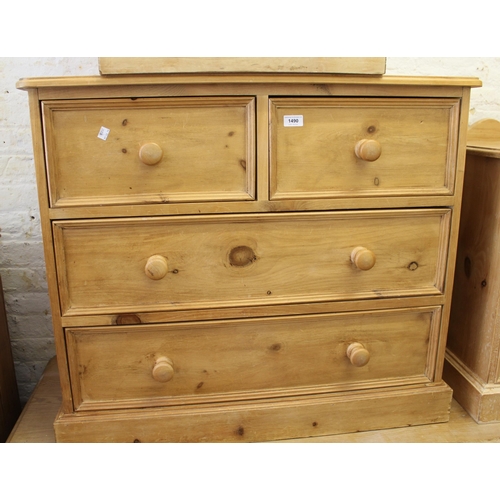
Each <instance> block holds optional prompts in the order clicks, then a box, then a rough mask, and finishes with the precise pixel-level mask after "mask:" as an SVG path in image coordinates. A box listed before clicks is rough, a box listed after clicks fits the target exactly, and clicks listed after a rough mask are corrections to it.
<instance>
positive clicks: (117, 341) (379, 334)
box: [66, 307, 440, 409]
mask: <svg viewBox="0 0 500 500" xmlns="http://www.w3.org/2000/svg"><path fill="white" fill-rule="evenodd" d="M439 313H440V308H438V307H436V308H415V309H401V310H394V311H382V312H370V313H343V314H324V315H310V316H294V317H285V318H267V319H247V320H229V321H220V322H218V321H207V322H192V323H178V324H164V325H148V326H146V325H133V326H113V327H102V328H74V329H73V328H70V329H67V330H66V340H67V348H68V360H69V368H70V374H71V381H72V382H71V383H72V392H73V400H74V403H75V407H76V408H80V409H92V408H103V407H110V408H116V407H120V406H121V407H134V406H155V405H166V404H179V403H188V402H199V401H200V399H201V400H224V399H227V400H230V401H234V400H236V399H249V398H259V397H260V398H262V397H275V396H285V395H293V394H300V393H301V391H302V392H304V391H305V392H308V393H311V392H317V393H321V392H330V391H345V390H351V389H364V388H373V387H376V386H378V387H380V386H391V385H392V386H395V385H401V384H408V383H427V382H429V380H432V379H433V377H434V375H433V371H434V368H435V360H433V359H432V355H431V353H432V352H434V351H433V349H431V348H429V346H435V344H436V342H437V333H438V331H439V317H440V314H439Z"/></svg>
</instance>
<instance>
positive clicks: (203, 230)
mask: <svg viewBox="0 0 500 500" xmlns="http://www.w3.org/2000/svg"><path fill="white" fill-rule="evenodd" d="M479 85H480V82H479V81H478V80H476V79H473V78H455V79H453V78H409V77H407V78H405V77H380V76H377V77H367V76H362V77H360V76H339V75H332V74H294V75H292V74H261V73H258V74H240V73H223V74H208V73H207V74H172V75H141V76H108V77H77V78H49V79H27V80H21V81H20V82H19V84H18V87H19V88H21V89H25V90H28V91H29V95H30V103H31V107H30V109H31V119H32V128H33V138H34V151H35V162H36V167H37V176H38V177H37V178H38V185H39V197H40V207H41V213H42V225H43V234H44V245H45V252H46V264H47V275H48V281H49V289H50V297H51V303H52V309H53V317H54V330H55V338H56V344H57V353H58V363H59V370H60V374H61V386H62V392H63V406H62V408H61V412H60V414H59V416H58V418H57V420H56V422H55V430H56V437H57V439H58V440H59V441H129V442H130V441H141V442H142V441H262V440H276V439H283V438H291V437H299V436H313V435H321V434H329V433H341V432H348V431H355V430H369V429H377V428H388V427H396V426H406V425H418V424H425V423H430V422H441V421H446V420H447V419H448V412H449V405H450V400H451V389H450V388H449V387H448V386H447V385H446V384H445V383H444V382H443V381H442V378H441V374H442V369H443V362H444V350H445V343H446V334H447V328H448V317H449V311H450V300H451V287H452V284H453V283H452V282H453V274H454V262H455V254H456V243H457V230H458V223H459V211H460V210H459V209H460V201H461V193H462V182H463V166H464V155H465V131H466V128H467V119H468V106H469V94H470V88H471V87H474V86H479Z"/></svg>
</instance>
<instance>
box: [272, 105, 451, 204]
mask: <svg viewBox="0 0 500 500" xmlns="http://www.w3.org/2000/svg"><path fill="white" fill-rule="evenodd" d="M270 106H271V129H270V130H271V131H270V142H271V145H270V151H271V170H270V172H271V179H270V189H271V193H270V196H271V198H272V199H300V198H328V197H350V196H403V195H430V194H435V195H443V194H444V195H446V194H451V193H453V191H454V182H455V164H456V154H457V130H458V120H459V110H460V108H459V100H457V99H398V98H390V99H378V98H364V99H359V98H352V99H349V98H345V99H339V98H328V99H324V98H318V99H315V98H309V99H304V98H301V99H300V98H297V99H294V98H274V99H272V100H271V103H270Z"/></svg>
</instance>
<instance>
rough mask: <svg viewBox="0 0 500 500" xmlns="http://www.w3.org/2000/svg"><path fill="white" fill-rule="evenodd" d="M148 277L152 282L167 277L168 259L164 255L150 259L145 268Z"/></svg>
mask: <svg viewBox="0 0 500 500" xmlns="http://www.w3.org/2000/svg"><path fill="white" fill-rule="evenodd" d="M144 272H145V273H146V276H147V277H148V278H150V279H152V280H161V279H162V278H164V277H165V276H166V275H167V272H168V263H167V259H166V258H165V257H163V256H162V255H153V256H151V257H149V259H148V261H147V262H146V267H145V268H144Z"/></svg>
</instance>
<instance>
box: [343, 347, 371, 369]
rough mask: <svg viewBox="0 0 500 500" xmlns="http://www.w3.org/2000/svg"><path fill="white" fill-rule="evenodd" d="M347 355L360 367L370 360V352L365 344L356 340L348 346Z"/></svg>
mask: <svg viewBox="0 0 500 500" xmlns="http://www.w3.org/2000/svg"><path fill="white" fill-rule="evenodd" d="M346 354H347V357H348V358H349V361H350V362H351V363H352V364H353V365H354V366H357V367H358V368H360V367H362V366H365V365H366V364H367V363H368V361H370V353H369V352H368V350H367V349H365V346H364V345H363V344H360V343H359V342H354V343H353V344H351V345H350V346H349V347H348V348H347V352H346Z"/></svg>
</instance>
